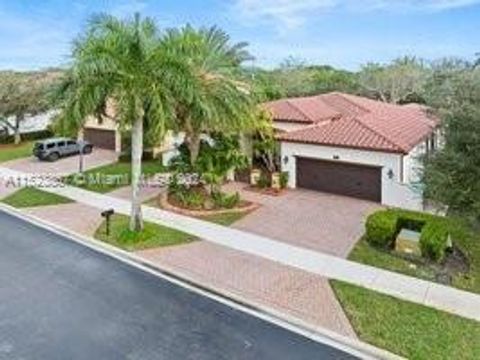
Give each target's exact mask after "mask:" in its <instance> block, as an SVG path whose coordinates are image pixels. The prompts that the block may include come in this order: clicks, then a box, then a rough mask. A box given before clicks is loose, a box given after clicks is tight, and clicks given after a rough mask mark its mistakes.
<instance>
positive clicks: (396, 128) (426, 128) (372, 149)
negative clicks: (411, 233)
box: [265, 93, 439, 210]
mask: <svg viewBox="0 0 480 360" xmlns="http://www.w3.org/2000/svg"><path fill="white" fill-rule="evenodd" d="M265 107H266V108H267V109H269V110H270V111H271V113H272V115H273V119H274V127H275V129H276V130H277V132H278V136H277V138H278V140H279V141H280V144H281V163H282V164H281V165H282V170H283V171H286V172H288V173H289V186H290V187H291V188H296V187H299V188H306V189H311V190H316V191H322V192H327V193H333V194H338V195H345V196H352V197H356V198H361V199H366V200H370V201H375V202H379V203H382V204H385V205H389V206H397V207H402V208H407V209H414V210H423V208H424V204H423V196H422V190H421V186H419V185H420V184H419V176H418V175H419V173H418V170H419V169H420V168H421V163H420V162H419V157H420V156H421V155H423V154H425V153H426V152H428V151H433V150H434V149H435V147H437V146H438V144H439V139H438V138H439V136H438V135H439V131H437V129H438V125H439V122H438V119H436V118H435V117H433V116H431V115H430V114H428V113H427V111H426V108H425V107H423V106H421V105H417V104H409V105H392V104H386V103H383V102H379V101H374V100H370V99H366V98H362V97H358V96H353V95H347V94H342V93H330V94H325V95H319V96H312V97H304V98H292V99H283V100H277V101H273V102H269V103H266V104H265Z"/></svg>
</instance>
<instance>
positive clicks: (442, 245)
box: [420, 219, 448, 262]
mask: <svg viewBox="0 0 480 360" xmlns="http://www.w3.org/2000/svg"><path fill="white" fill-rule="evenodd" d="M447 247H448V228H447V225H446V222H445V221H442V220H440V219H432V220H430V221H428V222H427V223H426V224H425V226H424V227H423V229H422V233H421V235H420V249H421V251H422V256H423V257H426V258H429V259H431V260H433V261H437V262H439V261H441V260H442V259H443V258H444V256H445V251H446V249H447Z"/></svg>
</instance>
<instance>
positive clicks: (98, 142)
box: [78, 102, 183, 164]
mask: <svg viewBox="0 0 480 360" xmlns="http://www.w3.org/2000/svg"><path fill="white" fill-rule="evenodd" d="M115 116H116V114H115V109H114V105H113V102H107V106H106V109H105V114H104V115H103V116H100V117H96V116H89V117H88V118H87V119H86V120H85V123H84V125H83V128H82V129H81V130H80V132H79V134H78V138H79V139H84V140H87V141H89V142H90V143H92V144H93V145H94V146H95V147H97V148H100V149H106V150H113V151H115V152H117V153H120V152H122V151H125V150H126V149H127V148H128V146H126V144H125V143H122V140H125V137H123V136H122V132H125V131H128V129H121V127H120V124H119V123H118V121H116V119H115ZM182 142H183V134H175V133H174V132H173V131H171V130H169V131H167V133H166V134H165V137H164V139H163V142H162V143H161V144H159V145H156V146H153V147H151V148H150V149H149V150H151V151H152V152H153V156H155V157H156V156H157V155H159V154H162V157H163V162H164V163H165V164H167V163H168V162H169V161H170V159H171V158H172V157H174V156H176V155H177V154H178V151H177V147H178V146H179V144H181V143H182Z"/></svg>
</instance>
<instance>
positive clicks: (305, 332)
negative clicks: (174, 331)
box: [0, 203, 404, 360]
mask: <svg viewBox="0 0 480 360" xmlns="http://www.w3.org/2000/svg"><path fill="white" fill-rule="evenodd" d="M0 210H2V211H4V212H5V213H7V214H9V215H11V216H14V217H17V218H20V219H22V220H24V221H27V222H29V223H31V224H33V225H34V226H37V227H40V228H42V229H45V230H47V231H50V232H52V233H54V234H57V235H60V236H62V237H63V238H67V239H69V240H72V241H74V242H76V243H78V244H80V245H83V246H86V247H88V248H90V249H92V250H94V251H97V252H100V253H102V254H104V255H106V256H109V257H112V258H115V259H117V260H119V261H122V262H124V263H127V264H129V265H132V266H134V267H136V268H137V269H140V270H142V271H145V272H148V273H150V274H152V275H155V276H158V277H161V278H162V279H165V280H167V281H169V282H172V283H174V284H176V285H179V286H182V287H184V288H186V289H187V290H190V291H193V292H195V293H198V294H200V295H203V296H207V297H209V298H211V299H213V300H215V301H217V302H221V303H223V304H224V305H227V306H230V307H233V308H235V309H238V310H241V311H243V312H246V313H248V314H250V315H253V316H255V317H257V318H260V319H262V320H264V321H268V322H270V323H273V324H275V325H277V326H280V327H282V328H285V329H287V330H290V331H292V332H295V333H297V334H300V335H302V336H305V337H307V338H309V339H311V340H314V341H316V342H320V343H322V344H327V345H330V346H332V347H335V348H337V349H339V350H342V351H345V352H347V353H349V354H352V355H354V356H358V357H360V358H362V359H385V360H399V359H404V358H403V357H401V356H398V355H395V354H393V353H390V352H388V351H386V350H383V349H380V348H377V347H375V346H373V345H370V344H367V343H364V342H361V341H359V340H356V339H353V338H350V337H347V336H344V335H340V334H337V333H335V332H333V331H331V330H329V329H326V328H323V327H320V326H313V325H311V324H308V323H306V322H304V321H302V320H300V319H298V318H295V317H293V316H289V315H285V314H283V313H281V312H279V311H277V310H275V309H272V308H270V307H268V306H266V305H264V304H260V303H258V302H255V301H251V300H248V299H245V298H243V297H242V296H239V295H237V294H233V293H231V292H229V291H226V290H224V289H221V288H219V287H216V286H211V285H203V284H200V283H198V282H197V281H195V280H194V279H192V278H191V277H189V276H188V275H186V274H182V273H179V272H178V271H177V270H173V269H171V268H168V267H167V266H159V265H158V264H155V263H153V262H151V261H149V260H147V259H144V258H142V257H140V256H138V255H135V254H134V253H131V252H127V251H125V250H122V249H119V248H117V247H114V246H112V245H109V244H107V243H104V242H101V241H99V240H96V239H94V238H92V237H88V236H84V235H82V234H79V233H76V232H73V231H71V230H69V229H66V228H64V227H62V226H60V225H58V224H54V223H52V222H49V221H46V220H43V219H41V218H39V217H37V216H34V215H31V214H26V213H24V212H22V211H21V210H19V209H16V208H14V207H11V206H9V205H6V204H2V203H0Z"/></svg>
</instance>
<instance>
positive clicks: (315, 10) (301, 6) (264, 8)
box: [233, 0, 480, 29]
mask: <svg viewBox="0 0 480 360" xmlns="http://www.w3.org/2000/svg"><path fill="white" fill-rule="evenodd" d="M477 3H480V0H361V1H358V0H262V1H258V0H235V2H234V4H233V11H234V13H235V14H236V16H237V17H238V18H240V19H241V20H242V21H244V22H247V23H248V22H252V21H259V20H260V21H267V22H272V23H274V24H276V26H277V27H278V28H279V29H281V28H286V29H294V28H297V27H300V26H301V25H303V24H304V23H305V22H307V21H308V19H309V18H310V17H311V16H312V15H318V14H321V13H322V12H326V11H332V10H337V9H342V10H345V11H350V12H353V11H355V12H358V11H361V12H365V11H369V12H371V11H389V12H422V11H423V12H425V11H427V12H432V11H433V12H435V11H444V10H449V9H454V8H461V7H466V6H470V5H474V4H477Z"/></svg>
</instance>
